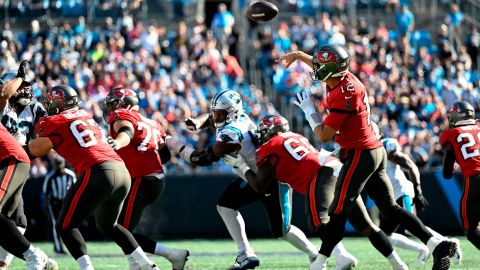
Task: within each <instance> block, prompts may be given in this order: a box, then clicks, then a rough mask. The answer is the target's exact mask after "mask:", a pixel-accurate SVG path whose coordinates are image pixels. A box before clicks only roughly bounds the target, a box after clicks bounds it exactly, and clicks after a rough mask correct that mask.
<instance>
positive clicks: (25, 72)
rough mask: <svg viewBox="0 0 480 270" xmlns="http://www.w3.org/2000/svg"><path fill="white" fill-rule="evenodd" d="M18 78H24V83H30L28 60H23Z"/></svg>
mask: <svg viewBox="0 0 480 270" xmlns="http://www.w3.org/2000/svg"><path fill="white" fill-rule="evenodd" d="M17 78H22V80H24V81H29V78H28V60H23V61H22V62H21V63H20V66H19V67H18V71H17Z"/></svg>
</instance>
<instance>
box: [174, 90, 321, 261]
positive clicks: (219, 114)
mask: <svg viewBox="0 0 480 270" xmlns="http://www.w3.org/2000/svg"><path fill="white" fill-rule="evenodd" d="M210 110H211V114H209V115H202V116H200V117H199V118H197V119H186V121H185V122H186V124H187V127H189V129H190V130H197V129H201V128H206V127H212V128H216V131H217V132H216V142H215V143H214V144H213V145H212V146H210V147H208V149H206V150H203V151H195V150H194V149H193V148H191V147H190V146H187V145H185V144H184V143H183V142H181V141H180V140H179V139H178V138H168V139H167V142H166V143H167V145H168V147H169V148H170V150H173V152H175V153H177V154H179V155H180V156H181V157H182V158H183V159H185V160H187V161H189V162H191V163H193V164H197V165H201V166H209V165H211V164H212V163H213V162H216V161H219V160H220V159H221V158H222V157H224V156H225V155H227V154H239V155H241V156H242V157H243V158H244V159H245V160H246V162H247V163H248V165H249V166H252V167H251V168H252V169H253V170H254V171H255V172H256V170H257V166H256V160H255V157H256V156H255V155H256V142H255V141H256V137H255V135H254V134H255V131H256V125H255V124H254V123H253V122H252V120H250V118H249V117H248V115H246V114H245V113H244V112H243V108H242V98H241V97H240V94H238V93H237V92H235V91H230V90H224V91H221V92H219V93H217V94H216V95H215V96H214V97H213V98H212V101H211V104H210ZM236 173H237V175H238V176H239V178H238V179H236V180H235V181H233V182H232V183H231V184H230V185H229V186H228V187H227V188H226V189H225V191H224V192H223V194H222V195H221V196H220V199H219V201H218V204H217V210H218V213H219V214H220V216H221V217H222V219H223V221H224V223H225V225H226V227H227V229H228V232H229V233H230V235H231V237H232V238H233V240H234V241H235V243H236V244H237V247H238V256H237V258H236V260H235V263H234V265H233V266H232V267H231V268H230V269H253V268H255V267H257V266H259V264H260V262H259V260H258V258H257V256H256V255H255V252H254V251H253V249H252V247H251V246H250V243H249V241H248V238H247V235H246V233H245V222H244V220H243V218H242V215H241V214H240V212H239V211H238V209H239V208H241V207H243V206H245V205H247V204H250V203H253V202H255V201H260V202H261V203H262V204H263V206H264V207H265V209H266V210H267V213H268V216H269V221H270V227H271V229H272V232H273V235H274V236H275V237H278V238H280V239H282V240H285V241H287V242H289V243H290V244H291V245H293V246H294V247H296V248H298V249H299V250H301V251H303V252H304V253H306V254H307V255H308V256H309V259H310V260H311V261H313V260H315V258H316V256H317V254H318V250H317V247H316V246H315V245H314V244H312V243H311V242H310V241H309V240H308V239H307V237H306V236H305V234H304V233H303V232H302V231H301V230H300V229H298V228H297V227H295V226H293V225H291V224H290V219H291V201H290V200H291V192H292V191H291V189H290V188H289V187H288V186H286V185H278V184H277V183H275V184H272V185H271V186H270V187H269V188H268V190H267V191H266V193H265V194H257V193H256V192H255V191H254V190H253V189H252V188H251V187H250V186H249V185H248V182H247V181H246V178H245V175H244V174H243V173H242V172H241V171H239V170H236ZM286 208H288V209H286Z"/></svg>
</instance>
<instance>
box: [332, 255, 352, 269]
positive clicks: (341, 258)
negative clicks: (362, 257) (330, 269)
mask: <svg viewBox="0 0 480 270" xmlns="http://www.w3.org/2000/svg"><path fill="white" fill-rule="evenodd" d="M357 264H358V260H357V258H355V257H354V256H353V255H352V254H350V253H348V252H347V253H345V252H344V253H340V254H338V256H336V257H335V270H349V269H352V268H354V267H357Z"/></svg>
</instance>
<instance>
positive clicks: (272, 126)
mask: <svg viewBox="0 0 480 270" xmlns="http://www.w3.org/2000/svg"><path fill="white" fill-rule="evenodd" d="M289 130H290V126H289V125H288V121H287V119H285V118H284V117H282V116H277V115H269V116H265V117H264V118H263V119H262V120H260V123H259V124H258V126H257V133H258V134H259V143H260V145H262V144H264V143H266V142H268V140H270V139H271V138H273V137H274V136H275V135H277V134H279V133H283V132H287V131H289Z"/></svg>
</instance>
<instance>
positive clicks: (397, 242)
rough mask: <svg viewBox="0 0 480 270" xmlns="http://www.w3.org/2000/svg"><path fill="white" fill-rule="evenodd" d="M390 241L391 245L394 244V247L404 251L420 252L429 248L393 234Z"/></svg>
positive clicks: (403, 236)
mask: <svg viewBox="0 0 480 270" xmlns="http://www.w3.org/2000/svg"><path fill="white" fill-rule="evenodd" d="M388 239H389V240H390V243H392V245H394V246H396V247H399V248H403V249H408V250H413V251H417V252H419V251H421V250H424V249H426V248H427V247H426V246H425V245H424V244H422V243H419V242H415V241H413V240H410V239H408V238H407V237H406V236H405V235H401V234H398V233H392V235H390V236H389V237H388Z"/></svg>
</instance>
